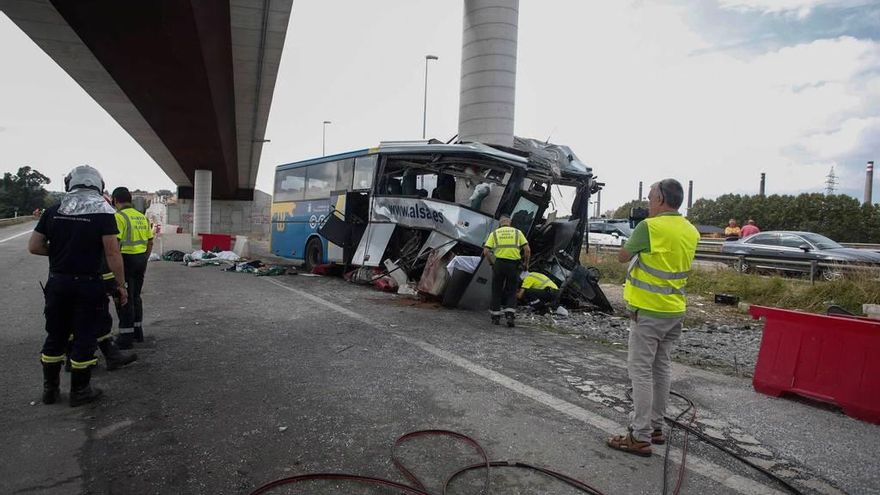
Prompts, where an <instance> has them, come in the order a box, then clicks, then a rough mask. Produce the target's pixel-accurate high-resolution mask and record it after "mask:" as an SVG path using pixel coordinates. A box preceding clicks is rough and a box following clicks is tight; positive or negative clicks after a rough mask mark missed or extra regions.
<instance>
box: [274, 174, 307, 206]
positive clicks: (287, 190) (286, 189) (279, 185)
mask: <svg viewBox="0 0 880 495" xmlns="http://www.w3.org/2000/svg"><path fill="white" fill-rule="evenodd" d="M305 184H306V169H304V168H295V169H292V170H284V171H281V172H278V173H277V174H276V175H275V199H274V200H275V201H276V202H278V201H301V200H302V199H303V192H304V191H305Z"/></svg>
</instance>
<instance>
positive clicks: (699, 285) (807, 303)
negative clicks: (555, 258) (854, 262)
mask: <svg viewBox="0 0 880 495" xmlns="http://www.w3.org/2000/svg"><path fill="white" fill-rule="evenodd" d="M581 262H582V263H584V264H586V265H592V266H595V267H597V268H598V269H599V271H600V272H601V274H602V278H601V281H602V282H603V283H621V284H622V283H623V282H624V279H625V277H626V264H624V263H618V262H617V259H616V256H615V255H598V256H597V255H596V254H595V253H590V254H589V255H585V256H584V257H582V259H581ZM687 291H688V293H691V294H701V295H704V296H707V297H710V298H711V297H713V295H714V294H718V293H724V294H733V295H735V296H739V298H740V301H743V302H746V303H749V304H757V305H760V306H773V307H779V308H787V309H799V310H804V311H810V312H814V313H824V312H825V311H826V310H827V309H828V306H829V305H831V304H837V305H839V306H842V307H844V308H846V309H847V310H849V311H852V312H854V313H857V314H861V312H862V304H865V303H868V304H880V280H877V279H876V278H872V277H870V276H868V275H867V274H858V273H856V274H852V275H848V276H846V277H844V278H841V279H839V280H833V281H830V282H826V281H819V282H816V283H815V284H810V282H809V281H807V280H803V279H798V278H787V277H780V276H760V275H751V274H742V273H737V272H735V271H733V270H732V269H728V270H725V269H719V270H707V269H700V268H697V269H695V270H694V271H692V272H691V276H690V278H689V279H688V286H687Z"/></svg>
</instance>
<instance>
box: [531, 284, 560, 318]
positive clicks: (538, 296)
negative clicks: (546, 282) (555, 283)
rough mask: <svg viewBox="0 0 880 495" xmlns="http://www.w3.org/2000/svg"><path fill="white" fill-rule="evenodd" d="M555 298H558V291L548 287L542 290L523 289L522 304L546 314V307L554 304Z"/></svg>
mask: <svg viewBox="0 0 880 495" xmlns="http://www.w3.org/2000/svg"><path fill="white" fill-rule="evenodd" d="M557 297H559V291H558V290H553V289H551V288H549V287H547V288H544V289H525V290H524V291H523V298H522V302H523V304H526V305H528V306H531V307H532V308H533V309H534V310H535V311H537V312H539V313H541V314H543V313H546V312H547V306H548V305H549V306H553V305H554V304H555V302H556V299H557Z"/></svg>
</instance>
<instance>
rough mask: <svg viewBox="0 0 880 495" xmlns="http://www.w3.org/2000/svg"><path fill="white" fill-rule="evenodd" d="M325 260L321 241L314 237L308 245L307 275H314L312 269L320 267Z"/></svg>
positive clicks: (306, 257) (306, 258)
mask: <svg viewBox="0 0 880 495" xmlns="http://www.w3.org/2000/svg"><path fill="white" fill-rule="evenodd" d="M323 258H324V246H323V245H322V244H321V239H318V238H317V237H313V238H312V239H310V240H309V243H308V244H306V256H305V265H304V266H305V269H306V272H307V273H312V269H314V268H315V267H316V266H318V265H320V264H321V263H322V262H323Z"/></svg>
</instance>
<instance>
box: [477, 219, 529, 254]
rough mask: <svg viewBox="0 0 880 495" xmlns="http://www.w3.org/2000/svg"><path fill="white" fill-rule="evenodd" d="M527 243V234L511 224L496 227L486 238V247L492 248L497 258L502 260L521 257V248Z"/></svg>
mask: <svg viewBox="0 0 880 495" xmlns="http://www.w3.org/2000/svg"><path fill="white" fill-rule="evenodd" d="M526 244H528V241H527V240H526V236H525V235H523V233H522V232H520V230H519V229H517V228H515V227H509V226H508V227H499V228H497V229H495V231H494V232H492V234H491V235H489V238H488V239H487V240H486V247H488V248H489V249H491V250H492V252H493V254H495V257H496V258H498V259H502V260H518V259H520V258H521V255H520V252H519V251H520V248H521V247H523V246H525V245H526Z"/></svg>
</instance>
